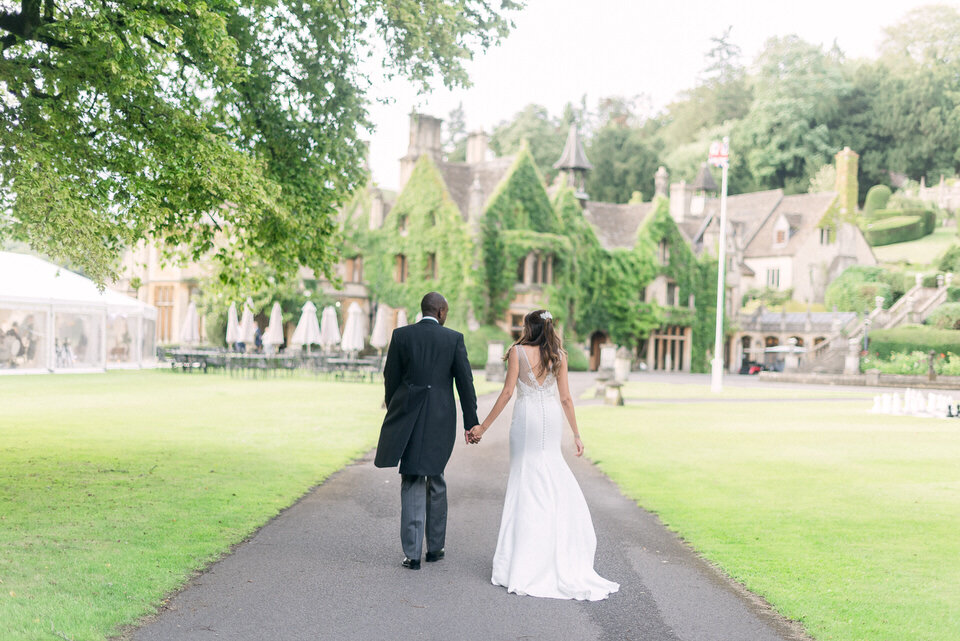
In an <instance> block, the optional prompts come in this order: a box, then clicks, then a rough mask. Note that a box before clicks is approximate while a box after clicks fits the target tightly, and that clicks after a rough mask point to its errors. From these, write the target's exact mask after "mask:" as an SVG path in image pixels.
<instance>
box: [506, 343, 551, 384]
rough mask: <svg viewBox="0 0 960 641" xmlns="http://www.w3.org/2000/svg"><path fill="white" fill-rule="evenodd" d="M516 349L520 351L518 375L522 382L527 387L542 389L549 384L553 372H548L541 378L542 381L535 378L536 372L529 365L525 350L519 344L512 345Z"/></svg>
mask: <svg viewBox="0 0 960 641" xmlns="http://www.w3.org/2000/svg"><path fill="white" fill-rule="evenodd" d="M514 349H516V350H517V351H519V352H520V358H519V359H518V361H519V364H520V371H519V373H518V377H519V379H520V381H521V382H522V383H524V384H525V385H527V386H528V387H532V388H534V389H542V388H546V387H549V386H550V383H551V382H552V381H553V372H548V373H547V375H546V377H544V379H543V383H541V382H540V381H539V380H537V374H536V372H534V371H533V368H532V367H530V361H529V360H528V359H527V352H526V350H524V349H523V347H521V346H520V345H517V346H516V347H514Z"/></svg>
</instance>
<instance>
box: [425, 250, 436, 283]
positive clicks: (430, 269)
mask: <svg viewBox="0 0 960 641" xmlns="http://www.w3.org/2000/svg"><path fill="white" fill-rule="evenodd" d="M426 272H427V273H426V276H427V278H428V279H434V278H436V277H437V255H436V254H427V269H426Z"/></svg>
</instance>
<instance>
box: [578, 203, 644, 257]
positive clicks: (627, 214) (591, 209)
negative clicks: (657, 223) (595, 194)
mask: <svg viewBox="0 0 960 641" xmlns="http://www.w3.org/2000/svg"><path fill="white" fill-rule="evenodd" d="M652 211H653V203H652V202H651V203H628V204H625V205H619V204H616V203H601V202H595V201H592V200H591V201H587V204H586V206H585V207H584V208H583V217H584V218H585V219H586V220H587V222H588V223H590V226H591V227H593V229H594V231H595V232H596V234H597V240H599V241H600V245H601V246H602V247H603V248H604V249H616V248H623V247H633V246H634V245H635V244H636V241H637V229H638V228H639V227H640V223H642V222H643V220H644V219H645V218H646V217H647V216H648V215H649V214H650V212H652Z"/></svg>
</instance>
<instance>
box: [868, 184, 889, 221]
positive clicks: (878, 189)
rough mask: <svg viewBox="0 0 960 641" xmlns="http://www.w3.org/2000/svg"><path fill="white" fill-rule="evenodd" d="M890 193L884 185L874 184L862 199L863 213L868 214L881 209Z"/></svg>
mask: <svg viewBox="0 0 960 641" xmlns="http://www.w3.org/2000/svg"><path fill="white" fill-rule="evenodd" d="M892 195H893V192H892V191H891V190H890V188H889V187H887V186H886V185H874V186H873V187H871V188H870V190H869V191H868V192H867V196H866V198H865V199H864V201H863V214H864V215H865V216H870V215H871V214H872V213H873V212H875V211H876V210H878V209H883V208H884V207H886V206H887V202H888V201H889V200H890V196H892Z"/></svg>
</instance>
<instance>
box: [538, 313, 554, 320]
mask: <svg viewBox="0 0 960 641" xmlns="http://www.w3.org/2000/svg"><path fill="white" fill-rule="evenodd" d="M540 318H542V319H543V320H553V314H551V313H550V312H542V313H541V314H540Z"/></svg>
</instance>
